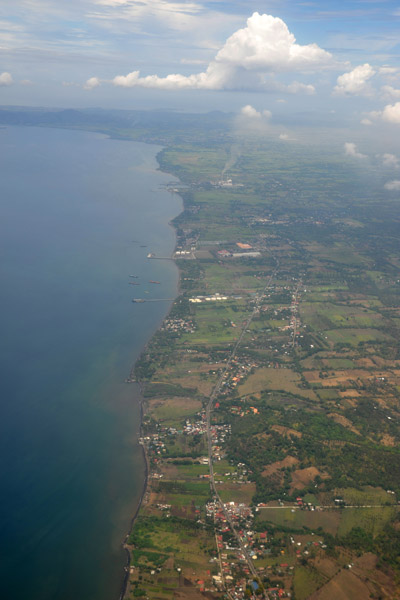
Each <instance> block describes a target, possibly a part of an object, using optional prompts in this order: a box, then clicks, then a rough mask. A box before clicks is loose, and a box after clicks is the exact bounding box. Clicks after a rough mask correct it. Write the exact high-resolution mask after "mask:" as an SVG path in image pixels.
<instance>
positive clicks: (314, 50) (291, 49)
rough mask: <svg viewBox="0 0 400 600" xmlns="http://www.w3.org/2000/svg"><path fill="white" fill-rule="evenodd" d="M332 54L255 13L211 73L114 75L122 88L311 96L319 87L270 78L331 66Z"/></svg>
mask: <svg viewBox="0 0 400 600" xmlns="http://www.w3.org/2000/svg"><path fill="white" fill-rule="evenodd" d="M332 65H333V58H332V55H331V54H330V53H329V52H327V51H326V50H323V49H322V48H320V47H319V46H317V44H308V45H300V44H297V43H296V38H295V37H294V35H293V34H292V33H291V32H290V31H289V29H288V27H287V25H286V23H285V22H284V21H282V19H279V18H277V17H272V16H271V15H266V14H264V15H260V14H259V13H257V12H255V13H254V14H253V15H252V16H251V17H249V19H247V24H246V27H244V28H243V29H239V30H238V31H236V32H235V33H233V34H232V35H231V36H230V37H229V38H228V39H227V41H226V42H225V44H224V46H223V47H222V48H221V49H220V50H219V51H218V52H217V54H216V56H215V57H214V59H213V60H212V61H211V62H210V63H209V65H208V67H207V69H206V70H205V71H203V72H201V73H196V74H193V75H188V76H186V75H181V74H178V73H175V74H170V75H167V76H166V77H159V76H158V75H147V76H144V77H142V76H141V75H140V72H139V71H132V72H131V73H128V74H127V75H118V76H117V77H114V79H113V80H112V83H113V84H114V85H116V86H120V87H127V88H132V87H145V88H159V89H164V90H169V89H206V90H224V89H261V90H262V89H264V90H269V91H284V92H287V93H290V94H297V93H306V94H313V93H314V92H315V88H314V87H313V86H312V85H310V84H308V85H307V84H304V83H299V82H297V81H295V82H293V83H292V84H289V85H287V86H286V85H284V84H280V83H277V82H274V81H273V80H271V79H268V76H271V75H273V74H276V73H282V72H298V71H302V72H304V71H315V70H320V69H321V68H324V67H328V66H332Z"/></svg>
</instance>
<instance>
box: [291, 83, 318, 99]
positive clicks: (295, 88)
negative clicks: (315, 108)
mask: <svg viewBox="0 0 400 600" xmlns="http://www.w3.org/2000/svg"><path fill="white" fill-rule="evenodd" d="M286 91H287V92H289V94H298V93H301V92H303V93H304V94H307V95H308V96H312V95H313V94H315V87H314V86H313V85H311V84H310V83H309V84H305V83H299V82H298V81H293V83H290V84H289V85H288V86H287V88H286Z"/></svg>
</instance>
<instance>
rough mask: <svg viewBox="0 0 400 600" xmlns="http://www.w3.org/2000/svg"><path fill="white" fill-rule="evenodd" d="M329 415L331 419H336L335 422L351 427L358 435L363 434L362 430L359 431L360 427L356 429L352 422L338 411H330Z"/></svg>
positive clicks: (347, 427)
mask: <svg viewBox="0 0 400 600" xmlns="http://www.w3.org/2000/svg"><path fill="white" fill-rule="evenodd" d="M327 416H328V417H330V418H331V419H333V420H334V421H335V423H339V425H342V426H343V427H346V429H349V430H350V431H352V432H353V433H355V434H357V435H361V434H360V432H359V431H358V429H356V428H355V427H354V425H353V424H352V422H351V421H349V419H347V418H346V417H344V416H343V415H339V414H338V413H329V414H328V415H327Z"/></svg>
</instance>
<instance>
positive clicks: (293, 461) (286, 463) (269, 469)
mask: <svg viewBox="0 0 400 600" xmlns="http://www.w3.org/2000/svg"><path fill="white" fill-rule="evenodd" d="M298 462H299V461H298V459H297V458H294V457H293V456H285V458H284V459H283V460H278V461H277V462H274V463H271V464H270V465H267V466H266V467H265V468H264V471H263V472H262V476H263V477H270V476H271V475H274V474H275V473H277V472H278V471H280V469H284V468H285V467H292V466H293V465H297V464H298Z"/></svg>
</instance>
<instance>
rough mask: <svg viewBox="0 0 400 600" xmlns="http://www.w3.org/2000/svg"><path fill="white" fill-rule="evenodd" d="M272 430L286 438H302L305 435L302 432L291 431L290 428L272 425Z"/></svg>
mask: <svg viewBox="0 0 400 600" xmlns="http://www.w3.org/2000/svg"><path fill="white" fill-rule="evenodd" d="M271 429H272V431H276V432H277V433H279V435H281V436H283V437H286V438H287V437H289V436H293V437H297V438H301V437H302V435H303V434H302V433H301V431H296V430H295V429H290V427H284V426H283V425H272V427H271ZM285 460H286V459H285Z"/></svg>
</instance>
